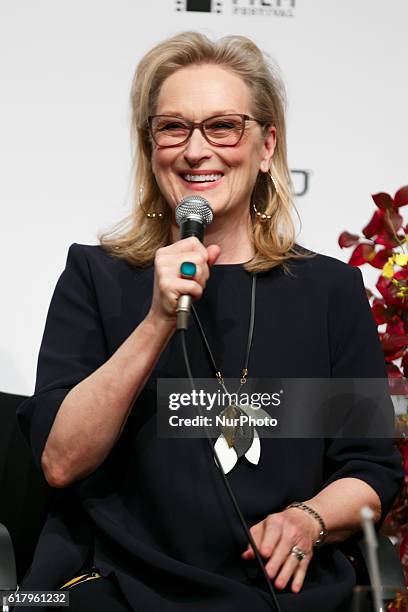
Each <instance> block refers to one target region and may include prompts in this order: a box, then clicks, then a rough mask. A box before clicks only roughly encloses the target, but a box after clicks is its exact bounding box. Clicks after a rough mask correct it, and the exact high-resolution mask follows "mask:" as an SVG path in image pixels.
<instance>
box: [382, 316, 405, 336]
mask: <svg viewBox="0 0 408 612" xmlns="http://www.w3.org/2000/svg"><path fill="white" fill-rule="evenodd" d="M386 333H387V334H390V335H396V336H403V335H405V329H404V323H403V322H402V320H401V319H400V318H399V316H398V315H394V316H393V317H392V319H391V320H390V321H389V322H388V324H387V329H386Z"/></svg>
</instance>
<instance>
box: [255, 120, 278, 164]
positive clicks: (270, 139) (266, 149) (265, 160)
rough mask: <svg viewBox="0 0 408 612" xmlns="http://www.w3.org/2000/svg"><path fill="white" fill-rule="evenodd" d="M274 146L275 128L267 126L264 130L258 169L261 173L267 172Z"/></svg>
mask: <svg viewBox="0 0 408 612" xmlns="http://www.w3.org/2000/svg"><path fill="white" fill-rule="evenodd" d="M275 146H276V128H275V127H274V126H273V125H269V126H267V127H266V128H265V135H264V140H263V146H262V151H261V163H260V165H259V169H260V170H261V172H268V170H269V168H270V166H271V162H272V157H273V154H274V151H275Z"/></svg>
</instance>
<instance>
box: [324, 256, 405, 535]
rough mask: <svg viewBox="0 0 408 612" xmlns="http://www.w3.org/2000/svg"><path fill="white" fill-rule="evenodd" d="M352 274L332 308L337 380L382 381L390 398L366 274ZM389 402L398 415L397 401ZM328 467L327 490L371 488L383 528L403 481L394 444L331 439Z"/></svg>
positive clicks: (377, 440) (333, 364) (350, 271)
mask: <svg viewBox="0 0 408 612" xmlns="http://www.w3.org/2000/svg"><path fill="white" fill-rule="evenodd" d="M347 273H348V274H347V280H345V282H343V283H341V286H338V287H337V289H335V290H334V291H333V295H332V299H331V305H330V307H329V313H330V314H329V330H330V348H331V367H332V377H333V378H350V379H351V378H353V379H357V378H361V379H363V378H372V379H374V378H378V379H380V378H382V379H384V388H385V393H386V394H387V397H388V389H387V387H386V383H385V379H386V370H385V361H384V356H383V352H382V349H381V344H380V341H379V338H378V333H377V328H376V325H375V322H374V319H373V317H372V314H371V309H370V305H369V302H368V299H367V296H366V292H365V289H364V284H363V279H362V274H361V271H360V270H359V269H358V268H351V267H350V268H348V269H347ZM388 399H389V398H388ZM389 403H390V410H393V409H392V405H391V399H389ZM325 468H326V469H325V472H326V478H327V480H326V482H325V486H326V485H328V484H329V483H331V482H333V481H335V480H338V479H339V478H345V477H352V478H359V479H361V480H363V481H365V482H366V483H367V484H369V485H370V486H371V487H372V488H373V489H374V490H375V491H376V492H377V494H378V496H379V498H380V500H381V507H382V513H381V519H380V524H381V522H382V521H383V520H384V518H385V516H386V514H387V512H388V510H389V509H390V507H391V505H392V503H393V501H394V499H395V497H396V495H397V494H398V491H399V488H400V486H401V484H402V479H403V470H402V459H401V455H400V453H399V451H398V450H397V449H396V448H395V446H394V441H393V439H392V438H391V437H389V436H388V437H386V436H385V435H384V437H383V438H380V437H378V438H353V439H350V438H349V439H341V438H336V439H334V438H333V439H331V440H328V441H327V448H326V465H325Z"/></svg>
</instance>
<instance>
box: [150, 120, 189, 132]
mask: <svg viewBox="0 0 408 612" xmlns="http://www.w3.org/2000/svg"><path fill="white" fill-rule="evenodd" d="M156 130H157V131H158V132H164V131H167V132H170V131H172V130H188V126H187V125H186V124H185V123H183V122H182V121H166V122H165V123H161V124H159V125H158V126H157V127H156Z"/></svg>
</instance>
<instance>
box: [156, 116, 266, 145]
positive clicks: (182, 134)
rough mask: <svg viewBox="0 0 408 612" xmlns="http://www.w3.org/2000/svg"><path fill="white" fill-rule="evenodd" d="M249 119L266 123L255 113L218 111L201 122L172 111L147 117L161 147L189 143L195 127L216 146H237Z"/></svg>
mask: <svg viewBox="0 0 408 612" xmlns="http://www.w3.org/2000/svg"><path fill="white" fill-rule="evenodd" d="M247 121H256V122H257V123H259V124H260V125H264V124H263V123H261V122H260V121H258V120H257V119H254V118H253V117H249V116H248V115H240V114H234V115H232V114H231V115H216V116H215V117H208V119H204V120H203V121H201V122H200V123H194V122H193V121H188V119H183V117H173V116H172V115H153V116H151V117H149V118H148V125H149V130H150V134H151V136H152V138H153V140H154V142H155V143H156V144H157V145H158V146H159V147H178V146H179V145H182V144H184V143H186V142H187V141H188V140H189V139H190V138H191V134H192V133H193V131H194V130H195V128H198V129H199V130H200V132H201V133H202V135H203V136H204V138H205V139H206V141H207V142H209V143H210V144H211V145H214V146H215V147H235V145H237V144H238V143H239V141H240V140H241V138H242V136H243V133H244V131H245V127H246V122H247Z"/></svg>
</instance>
